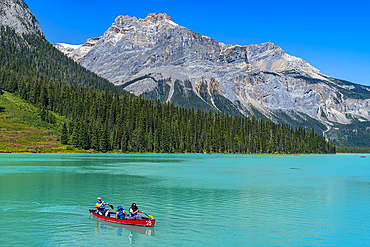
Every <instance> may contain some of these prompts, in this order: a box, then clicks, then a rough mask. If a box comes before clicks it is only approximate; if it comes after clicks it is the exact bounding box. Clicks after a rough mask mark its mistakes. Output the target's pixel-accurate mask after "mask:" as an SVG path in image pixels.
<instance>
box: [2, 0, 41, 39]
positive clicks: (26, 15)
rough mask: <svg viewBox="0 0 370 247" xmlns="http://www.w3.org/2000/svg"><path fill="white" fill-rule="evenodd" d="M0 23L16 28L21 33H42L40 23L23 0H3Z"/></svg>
mask: <svg viewBox="0 0 370 247" xmlns="http://www.w3.org/2000/svg"><path fill="white" fill-rule="evenodd" d="M0 25H3V26H9V27H11V28H14V29H15V32H16V33H19V34H30V33H39V34H42V30H41V27H40V24H39V23H38V22H37V20H36V18H35V16H34V15H33V13H32V12H31V10H30V9H29V8H28V6H27V4H26V3H25V2H24V1H23V0H1V2H0Z"/></svg>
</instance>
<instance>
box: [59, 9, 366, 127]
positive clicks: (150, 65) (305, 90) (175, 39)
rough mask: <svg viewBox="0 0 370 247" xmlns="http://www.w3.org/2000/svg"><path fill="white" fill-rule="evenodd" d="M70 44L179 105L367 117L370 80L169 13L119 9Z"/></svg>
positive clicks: (147, 92)
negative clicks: (97, 29)
mask: <svg viewBox="0 0 370 247" xmlns="http://www.w3.org/2000/svg"><path fill="white" fill-rule="evenodd" d="M56 47H57V48H60V46H58V44H56ZM61 50H62V49H61ZM68 52H69V51H68ZM68 52H66V51H65V53H66V54H68V56H70V57H71V58H73V59H74V60H75V61H77V62H79V63H80V64H81V65H83V66H84V67H86V68H87V69H89V70H92V71H94V72H96V73H97V74H99V75H101V76H103V77H105V78H107V79H108V80H110V81H111V82H113V83H115V84H117V85H121V86H122V87H123V88H125V89H126V90H128V91H130V92H132V93H134V94H136V95H141V96H143V97H149V98H151V99H153V97H154V98H158V99H161V100H163V101H174V102H177V103H179V104H181V105H182V106H184V105H185V106H187V107H192V106H194V105H192V104H193V103H194V102H196V106H200V107H203V108H206V107H207V106H208V107H209V108H211V109H215V110H223V111H228V112H229V113H231V114H235V113H236V112H239V113H241V114H244V115H250V114H256V113H259V114H262V115H263V116H266V117H268V118H270V119H272V120H274V121H280V120H281V118H282V116H284V117H286V116H288V118H291V119H298V118H301V119H303V120H304V121H306V120H307V118H312V119H314V120H315V121H318V122H321V123H323V124H325V125H327V126H330V125H332V124H337V123H340V124H349V123H351V122H352V120H353V119H354V118H356V119H361V121H369V120H370V117H369V111H370V108H369V103H370V92H369V90H370V88H369V87H365V86H361V85H357V84H353V83H349V82H345V81H339V80H336V79H333V78H331V77H329V76H326V75H323V74H322V73H321V72H320V71H319V70H318V69H316V68H314V67H313V66H311V65H310V64H309V63H308V62H306V61H304V60H303V59H301V58H297V57H294V56H291V55H288V54H286V52H285V51H284V50H283V49H282V48H281V47H279V46H277V45H275V44H273V43H272V42H267V43H263V44H258V45H246V46H240V45H225V44H222V43H220V42H217V41H216V40H214V39H211V38H209V37H206V36H202V35H200V34H198V33H195V32H193V31H191V30H189V29H187V28H185V27H182V26H179V25H178V24H176V23H174V22H173V21H172V20H171V17H169V16H168V15H167V14H149V15H148V16H147V17H146V18H145V19H137V18H136V17H129V16H119V17H117V18H116V20H115V22H114V23H113V24H112V26H111V27H110V28H109V29H108V30H107V31H106V32H105V33H104V35H103V36H101V37H99V38H93V39H89V40H87V42H86V43H85V44H83V45H82V46H80V47H78V48H76V49H75V50H73V51H72V52H70V53H68ZM158 78H161V79H158ZM163 79H168V80H166V81H165V82H164V81H163ZM176 80H179V81H181V82H182V83H176ZM159 83H162V84H161V86H160V87H161V90H158V87H159ZM163 83H164V84H163ZM165 85H167V86H165ZM189 85H190V90H192V91H193V92H192V93H190V91H189ZM176 90H177V91H179V92H177V91H176ZM159 92H162V93H163V94H161V93H159ZM179 97H180V98H181V97H182V98H181V99H179ZM194 97H197V100H195V99H196V98H194ZM184 102H185V103H184ZM194 104H195V103H194ZM292 112H295V113H292ZM303 120H302V121H303Z"/></svg>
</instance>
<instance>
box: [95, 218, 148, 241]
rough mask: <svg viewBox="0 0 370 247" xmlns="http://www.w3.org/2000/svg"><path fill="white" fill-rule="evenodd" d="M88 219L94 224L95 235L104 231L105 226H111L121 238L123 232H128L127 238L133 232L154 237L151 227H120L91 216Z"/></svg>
mask: <svg viewBox="0 0 370 247" xmlns="http://www.w3.org/2000/svg"><path fill="white" fill-rule="evenodd" d="M90 218H91V219H92V220H94V221H95V222H96V225H95V231H96V232H97V233H98V232H101V231H104V228H105V226H111V227H115V228H116V229H117V235H120V236H122V234H123V232H124V231H128V232H129V236H131V235H132V233H133V232H137V233H140V234H144V235H148V236H154V229H153V228H152V227H150V228H149V227H140V226H130V225H120V224H114V223H110V222H106V221H101V220H99V219H96V218H95V217H92V216H90Z"/></svg>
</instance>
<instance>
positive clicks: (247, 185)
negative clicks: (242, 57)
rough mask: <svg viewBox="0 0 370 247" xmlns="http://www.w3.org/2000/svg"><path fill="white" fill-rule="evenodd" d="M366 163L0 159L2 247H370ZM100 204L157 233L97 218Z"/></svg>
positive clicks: (287, 158)
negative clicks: (149, 223)
mask: <svg viewBox="0 0 370 247" xmlns="http://www.w3.org/2000/svg"><path fill="white" fill-rule="evenodd" d="M365 156H366V158H360V155H354V154H353V155H343V154H337V155H299V156H293V155H205V154H204V155H159V154H158V155H92V154H90V155H88V154H86V155H82V154H0V198H1V199H0V204H1V207H0V217H1V224H0V233H1V240H0V241H1V242H0V245H1V246H15V245H24V246H93V245H105V246H113V245H116V246H118V245H120V246H122V245H133V246H144V245H145V246H179V245H180V246H204V245H211V246H245V245H247V246H302V245H307V246H312V245H316V246H369V245H370V156H369V155H365ZM98 196H100V197H102V199H103V200H104V201H108V202H109V203H110V204H112V205H113V206H114V207H115V209H116V207H117V206H118V205H122V206H123V208H124V209H125V210H126V211H127V210H128V208H129V206H130V205H131V203H133V202H135V203H136V204H137V205H138V207H139V209H140V210H142V211H144V212H145V213H147V214H151V215H153V216H154V218H155V219H156V220H157V221H156V225H155V227H154V228H144V227H133V226H121V225H116V224H113V223H107V222H103V221H99V220H97V219H95V218H93V217H92V216H90V215H89V212H88V209H89V208H94V203H95V201H96V197H98Z"/></svg>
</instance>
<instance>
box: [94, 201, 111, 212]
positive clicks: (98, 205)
mask: <svg viewBox="0 0 370 247" xmlns="http://www.w3.org/2000/svg"><path fill="white" fill-rule="evenodd" d="M107 204H108V202H104V201H102V200H101V197H98V198H96V203H95V207H96V212H97V213H98V214H100V215H105V216H108V214H109V209H105V205H107Z"/></svg>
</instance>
